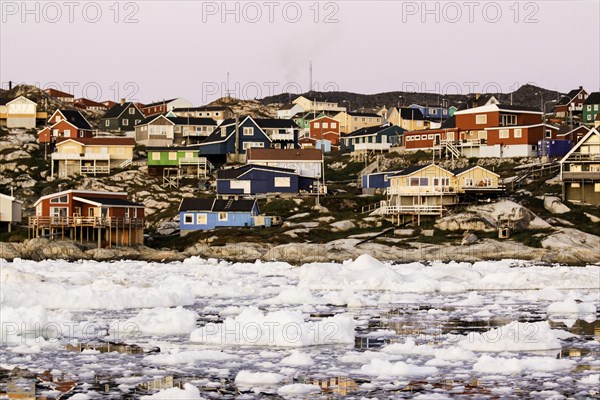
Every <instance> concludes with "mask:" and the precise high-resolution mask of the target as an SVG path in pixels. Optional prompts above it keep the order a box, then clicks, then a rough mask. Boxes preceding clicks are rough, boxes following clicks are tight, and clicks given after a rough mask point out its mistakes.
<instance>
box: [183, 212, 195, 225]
mask: <svg viewBox="0 0 600 400" xmlns="http://www.w3.org/2000/svg"><path fill="white" fill-rule="evenodd" d="M183 224H184V225H193V224H194V214H183Z"/></svg>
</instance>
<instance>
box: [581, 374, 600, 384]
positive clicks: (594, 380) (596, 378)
mask: <svg viewBox="0 0 600 400" xmlns="http://www.w3.org/2000/svg"><path fill="white" fill-rule="evenodd" d="M577 382H578V383H579V384H581V385H593V386H594V387H598V386H600V374H591V375H588V376H584V377H583V378H581V379H580V380H578V381H577Z"/></svg>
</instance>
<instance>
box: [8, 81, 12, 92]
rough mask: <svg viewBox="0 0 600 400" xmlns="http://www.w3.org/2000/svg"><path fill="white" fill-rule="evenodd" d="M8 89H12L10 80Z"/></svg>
mask: <svg viewBox="0 0 600 400" xmlns="http://www.w3.org/2000/svg"><path fill="white" fill-rule="evenodd" d="M8 90H12V81H8Z"/></svg>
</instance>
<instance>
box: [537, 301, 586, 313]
mask: <svg viewBox="0 0 600 400" xmlns="http://www.w3.org/2000/svg"><path fill="white" fill-rule="evenodd" d="M548 314H596V306H595V305H594V304H592V303H578V302H576V301H575V300H573V299H566V300H565V301H557V302H555V303H552V304H550V305H549V306H548Z"/></svg>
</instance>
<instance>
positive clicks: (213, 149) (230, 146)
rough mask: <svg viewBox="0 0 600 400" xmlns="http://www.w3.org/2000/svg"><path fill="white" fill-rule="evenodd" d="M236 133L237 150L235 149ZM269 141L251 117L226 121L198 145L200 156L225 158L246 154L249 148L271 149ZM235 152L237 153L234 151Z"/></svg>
mask: <svg viewBox="0 0 600 400" xmlns="http://www.w3.org/2000/svg"><path fill="white" fill-rule="evenodd" d="M236 131H237V149H236ZM271 143H272V142H271V139H270V138H269V137H268V136H267V134H266V133H265V132H264V131H263V130H262V129H261V128H260V127H259V126H258V125H257V124H256V121H254V120H253V119H252V117H249V116H248V117H245V118H242V119H238V121H237V129H236V120H235V119H226V120H225V121H223V122H222V123H221V125H219V126H218V127H217V128H216V129H215V130H214V132H213V133H212V134H211V135H210V136H208V137H207V138H206V139H205V140H204V141H203V142H202V143H200V144H198V150H199V152H200V155H201V156H211V155H213V156H215V155H216V156H226V155H228V154H246V150H247V149H249V148H250V147H264V148H270V147H271ZM236 150H237V151H236Z"/></svg>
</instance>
